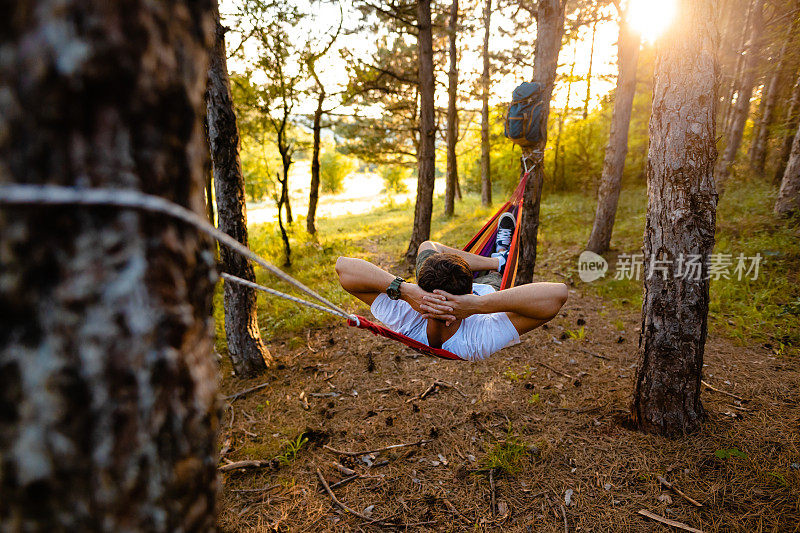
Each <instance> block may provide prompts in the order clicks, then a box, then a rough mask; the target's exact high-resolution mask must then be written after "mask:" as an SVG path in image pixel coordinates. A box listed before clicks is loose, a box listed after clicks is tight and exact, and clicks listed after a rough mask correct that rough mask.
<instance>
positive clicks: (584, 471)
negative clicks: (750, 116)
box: [218, 201, 800, 532]
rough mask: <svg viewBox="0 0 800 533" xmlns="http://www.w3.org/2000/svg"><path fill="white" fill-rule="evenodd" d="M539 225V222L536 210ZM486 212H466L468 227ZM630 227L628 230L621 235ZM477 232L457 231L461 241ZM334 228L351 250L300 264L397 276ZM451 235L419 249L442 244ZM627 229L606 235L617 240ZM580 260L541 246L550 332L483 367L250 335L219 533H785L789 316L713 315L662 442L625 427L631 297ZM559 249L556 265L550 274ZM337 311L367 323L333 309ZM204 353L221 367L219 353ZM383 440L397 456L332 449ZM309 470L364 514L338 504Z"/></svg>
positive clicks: (632, 337) (353, 235)
mask: <svg viewBox="0 0 800 533" xmlns="http://www.w3.org/2000/svg"><path fill="white" fill-rule="evenodd" d="M624 204H625V202H624V201H623V204H622V205H623V206H624ZM632 209H634V210H637V209H638V210H641V205H639V207H635V208H632ZM623 213H624V207H623ZM543 214H544V217H545V220H547V210H546V209H545V208H544V207H543ZM390 215H391V213H389V214H387V213H386V212H383V213H382V214H380V215H376V217H377V216H380V220H383V221H385V220H386V219H387V217H388V218H391V216H390ZM484 215H485V213H483V212H480V210H479V209H476V213H475V217H476V219H477V218H480V217H482V216H484ZM638 216H639V215H637V214H635V213H634V214H632V215H631V216H630V217H629V218H630V219H631V220H633V222H632V223H631V224H632V226H634V228H633V229H632V230H631V235H632V236H633V235H635V233H636V231H637V229H636V228H635V226H636V225H637V224H639V223H640V222H641V219H637V218H636V217H638ZM748 216H749V215H748ZM764 216H766V215H764ZM376 220H377V219H376ZM551 221H552V220H551ZM473 222H474V221H472V220H471V219H469V224H466V223H465V224H464V225H465V226H467V227H468V228H469V229H472V230H474V229H476V228H474V227H473V226H474V224H473ZM372 223H373V221H371V220H370V219H364V217H361V219H360V222H359V224H361V225H364V224H366V225H368V226H369V225H370V224H372ZM336 224H339V225H341V227H342V228H346V231H345V233H347V235H348V238H347V239H345V241H347V242H344V243H342V242H338V243H337V242H324V239H323V242H322V243H315V244H314V245H313V246H312V245H308V246H310V248H308V249H309V250H310V251H311V252H313V250H316V249H319V251H320V253H322V255H323V256H328V255H330V256H332V257H335V255H336V254H337V253H343V252H352V251H356V252H358V251H360V252H361V253H362V254H363V255H364V256H366V257H369V258H370V259H372V260H373V261H376V262H378V263H380V264H381V265H382V266H384V267H386V268H389V269H390V270H393V271H395V272H399V271H400V270H399V268H398V266H397V264H396V263H395V262H394V259H395V258H397V257H399V256H400V254H399V253H398V252H399V251H401V245H402V242H401V241H402V239H399V240H398V241H397V242H394V241H392V240H391V238H389V242H386V241H384V242H381V241H380V240H379V239H375V238H372V237H365V236H364V235H358V234H357V232H353V231H352V229H353V228H352V227H351V226H347V225H346V223H343V222H341V221H339V222H337V223H336ZM721 224H722V228H723V229H722V231H721V238H722V239H723V240H724V239H726V238H729V237H728V236H726V234H725V231H727V230H725V226H724V225H725V224H730V226H731V227H736V228H737V229H736V231H737V232H738V231H741V227H739V226H737V225H736V224H735V221H731V220H728V221H726V220H725V219H724V218H723V220H722V221H721ZM359 227H360V226H359ZM403 227H404V226H403V220H402V219H399V220H398V221H397V225H396V228H394V227H393V228H394V229H392V230H391V231H390V230H388V229H387V228H386V227H384V226H381V228H380V230H376V228H375V227H374V225H373V227H372V230H373V231H375V232H376V233H377V234H378V235H384V238H387V237H386V235H392V234H393V233H392V232H393V231H395V230H397V231H398V232H401V229H402V228H403ZM405 227H407V226H405ZM478 227H479V226H478ZM545 228H546V226H545ZM368 229H369V228H368ZM339 231H340V232H341V231H342V229H339ZM448 231H449V230H448V228H447V227H444V228H443V229H441V230H439V231H438V233H437V232H434V233H435V234H434V236H435V237H436V238H440V239H441V240H445V241H446V237H447V236H448ZM627 231H628V230H626V229H625V227H624V226H623V227H622V228H621V229H620V235H621V237H620V239H621V240H624V239H625V238H626V232H627ZM792 231H793V232H794V233H792ZM792 231H790V232H789V233H788V237H787V238H789V241H788V242H791V237H792V235H794V236H795V237H796V231H795V230H792ZM332 232H334V233H335V231H332ZM545 235H546V233H545ZM615 235H616V233H615ZM638 235H639V239H641V229H640V228H639V229H638ZM631 238H635V237H631ZM770 238H771V239H772V241H771V242H776V241H775V239H776V237H775V236H774V235H773V236H772V237H770ZM781 239H783V237H781ZM779 240H780V239H779ZM256 241H257V242H258V239H256ZM446 242H447V241H446ZM780 242H786V241H785V239H784V240H780ZM794 242H795V243H796V242H797V241H796V240H795V241H794ZM304 246H306V245H305V244H301V245H300V247H299V248H300V251H297V252H296V254H297V255H298V256H299V257H298V262H296V266H295V268H298V269H300V268H301V267H299V266H297V265H298V263H299V264H300V265H302V261H303V259H302V257H303V255H304V252H303V251H302V250H303V249H304ZM795 246H796V244H795ZM263 248H268V247H267V246H264V247H263ZM778 248H779V249H780V252H779V253H781V254H783V255H784V256H789V258H790V261H789V262H790V263H791V264H790V265H788V266H787V265H783V268H787V269H789V268H790V267H791V265H796V255H797V253H798V251H797V250H789V251H786V250H784V249H783V248H781V247H780V246H778ZM623 249H624V248H623ZM579 250H580V244H579V243H578V242H577V241H576V242H575V243H572V244H569V243H565V242H564V241H563V239H562V240H558V239H555V238H550V239H549V240H548V238H547V237H545V238H544V239H543V243H542V247H541V255H540V257H542V259H541V260H540V262H541V267H537V272H538V275H537V279H540V280H555V279H561V278H567V281H568V282H569V284H570V299H569V301H568V302H567V304H566V306H565V307H564V309H563V311H562V313H561V314H560V315H559V316H558V317H557V318H556V319H554V320H553V321H552V322H550V323H549V324H548V325H546V327H543V328H540V329H538V330H536V331H533V332H531V333H529V334H527V335H525V336H524V337H523V338H522V342H521V344H519V345H517V346H513V347H510V348H507V349H504V350H502V351H500V352H498V353H497V354H494V355H493V356H491V357H490V358H488V359H487V360H485V361H480V362H474V363H468V362H450V361H444V360H437V359H432V358H428V357H425V356H419V355H417V354H416V353H414V352H412V351H410V350H409V349H407V348H405V347H404V346H402V345H400V344H398V343H394V342H391V341H388V340H386V339H383V338H380V337H375V336H373V335H371V334H370V333H368V332H365V331H363V330H357V329H355V328H350V327H347V326H345V325H343V324H340V323H333V322H325V321H321V322H313V321H312V322H308V321H306V322H298V319H297V318H296V316H292V317H284V318H280V320H276V321H272V322H270V323H265V324H263V326H264V329H265V330H269V331H270V335H271V336H270V337H269V345H270V349H271V351H272V354H273V356H274V357H275V364H274V365H273V366H272V368H270V369H269V370H268V371H267V372H266V373H265V374H264V375H262V376H260V377H258V378H254V379H251V380H240V379H237V378H234V377H232V376H231V372H230V365H229V364H228V363H227V361H226V360H223V363H222V369H221V370H222V376H223V378H222V382H221V389H222V394H223V395H226V396H230V395H233V394H235V393H237V392H240V391H245V390H247V389H249V388H251V387H255V386H258V385H261V384H266V386H265V387H263V388H261V389H259V390H255V391H253V392H251V393H248V394H245V395H243V396H241V397H238V398H235V399H234V398H230V397H229V398H228V399H227V400H226V402H225V411H224V416H223V418H222V421H221V426H222V427H221V436H220V447H221V455H222V458H221V461H220V465H221V466H222V467H223V468H224V466H225V465H227V464H229V463H230V462H236V461H242V460H265V462H264V463H262V464H261V465H260V466H259V467H257V468H249V469H242V470H233V471H230V472H225V473H223V474H222V480H223V486H222V488H221V491H220V506H219V511H220V517H219V525H220V528H221V529H222V530H223V531H272V530H280V531H329V530H331V531H332V530H338V531H350V530H365V531H368V530H378V529H387V528H388V529H391V528H392V527H394V528H395V529H398V528H399V529H408V530H413V531H463V530H503V531H505V530H508V531H524V532H527V531H559V532H560V531H660V530H663V531H668V530H669V531H673V530H674V529H673V528H672V527H668V526H664V525H660V524H659V523H657V522H656V521H654V520H653V519H652V518H648V517H645V516H643V515H641V514H639V511H640V510H645V511H648V512H650V513H653V514H655V515H658V516H660V517H662V518H664V519H668V520H676V521H678V522H681V523H684V524H686V525H688V526H691V527H693V528H696V529H697V530H701V531H706V532H714V531H798V530H800V404H799V403H798V401H799V400H800V395H799V394H798V390H799V389H798V387H799V386H800V361H799V360H798V357H797V352H796V340H795V337H792V336H788V337H787V336H786V335H787V332H788V335H791V332H792V331H793V330H794V329H796V317H795V315H788V317H787V318H780V316H782V315H778V313H776V312H767V311H765V310H761V311H759V312H762V313H766V314H765V315H764V316H763V317H761V318H760V319H759V320H760V322H759V323H758V324H755V323H754V322H755V320H753V318H752V317H750V316H744V317H743V318H744V319H745V323H744V324H741V323H740V322H739V320H738V319H736V318H732V317H729V316H727V315H725V314H724V313H723V312H722V310H721V308H720V307H719V306H717V308H716V310H714V306H713V304H712V320H711V322H712V328H711V331H710V334H709V338H708V342H707V345H706V354H705V365H704V372H703V378H704V380H705V382H706V383H707V384H708V385H710V386H711V387H713V389H711V388H709V387H707V386H704V387H703V393H702V401H703V405H704V407H705V411H706V415H707V416H706V420H705V422H704V423H703V426H702V429H701V430H700V431H699V432H697V433H694V434H691V435H686V436H682V437H679V438H673V439H665V438H661V437H656V436H652V435H645V434H642V433H640V432H638V431H635V430H634V429H633V428H631V426H630V423H629V414H628V413H629V411H628V406H629V402H630V395H631V391H632V390H633V385H634V376H635V370H636V369H635V367H636V363H637V360H636V357H637V356H636V347H637V342H638V336H639V333H638V331H639V325H640V320H641V312H640V307H637V306H640V305H641V300H638V301H637V300H636V288H635V287H634V288H633V289H627V288H626V289H621V288H619V287H615V286H614V284H613V283H611V284H606V285H601V286H600V287H599V288H598V287H596V286H591V285H588V284H583V283H581V282H580V281H578V280H576V279H575V276H574V275H572V274H571V273H570V272H569V271H568V269H569V268H570V267H569V266H568V263H569V264H574V257H577V253H579ZM311 252H309V253H308V254H306V255H309V256H313V253H311ZM561 253H563V254H564V257H565V259H564V261H556V260H554V259H553V258H556V257H558V254H561ZM793 254H794V255H793ZM315 261H317V262H319V261H320V259H319V258H317V259H315ZM325 261H328V258H326V259H325ZM574 270H575V269H574V267H572V271H573V272H574ZM294 274H295V275H298V274H299V272H297V271H295V272H294ZM307 274H308V277H309V278H311V279H313V278H314V276H315V273H314V272H311V271H308V272H307ZM320 275H322V274H320ZM328 275H329V276H330V275H332V269H330V272H329V273H328ZM795 276H796V274H795ZM300 279H304V278H303V277H300ZM793 280H794V282H795V283H796V277H794V278H790V279H789V280H788V282H789V283H792V282H793ZM713 287H714V285H713V284H712V291H713ZM756 289H758V291H762V290H763V288H759V287H756ZM331 290H332V291H333V289H331ZM639 290H640V285H639ZM753 290H754V291H755V289H753ZM793 290H794V291H795V292H791V293H789V294H784V295H783V298H784V300H785V301H789V302H790V303H791V300H790V299H791V297H796V284H795V285H794V289H793ZM620 291H622V292H620ZM779 292H780V291H779ZM784 292H786V290H785V289H784ZM331 294H333V292H332V293H331ZM609 294H611V295H612V296H613V297H610V296H609ZM770 294H772V296H770V298H774V297H776V296H775V294H776V293H774V292H773V293H770ZM753 298H756V297H755V296H754V297H753ZM338 301H339V302H341V303H345V304H346V305H347V306H348V307H349V308H350V309H352V310H354V311H357V312H359V313H361V314H366V315H368V310H367V308H366V306H360V307H359V306H358V305H356V304H355V303H353V301H352V299H349V298H347V297H346V296H343V297H341V299H339V300H338ZM269 305H271V304H269ZM743 305H749V304H747V303H745V304H743ZM760 307H761V306H760ZM760 307H759V309H760ZM763 307H765V308H766V307H767V306H766V305H764V306H763ZM784 307H785V305H784ZM773 311H774V310H773ZM272 312H273V313H274V312H275V311H274V309H273V310H272ZM770 313H771V314H770ZM303 316H305V315H303ZM771 318H777V322H774V323H773V322H771V321H770V320H771ZM751 322H753V323H751ZM795 334H796V332H795ZM218 348H219V349H220V351H221V353H224V343H222V345H220V344H219V343H218ZM432 386H433V388H432ZM714 389H716V390H714ZM426 392H427V394H426ZM415 443H421V444H415ZM397 444H411V445H409V446H405V447H399V448H394V449H391V450H388V451H384V452H379V453H355V454H352V455H350V454H342V453H339V452H341V451H345V452H369V451H370V450H375V449H379V448H382V447H386V446H392V445H397ZM318 470H319V472H320V473H321V475H322V477H323V479H324V480H325V481H326V483H327V484H328V485H329V486H330V487H331V489H332V492H333V493H334V494H335V497H336V499H337V500H338V501H339V502H341V504H344V505H346V506H348V507H349V508H351V509H352V510H354V511H356V512H358V513H360V514H361V515H362V516H361V517H357V516H354V515H353V514H350V513H347V512H344V511H342V510H341V509H340V508H339V507H338V505H337V504H336V503H335V502H334V499H333V498H332V497H331V496H330V495H329V494H328V493H327V492H326V491H325V489H324V488H323V485H322V483H321V482H320V479H319V477H318V474H317V471H318ZM351 470H352V471H354V474H350V473H349V472H350V471H351ZM660 478H661V479H663V480H665V481H668V482H670V483H672V484H673V487H674V488H676V489H677V490H671V489H670V488H667V487H666V486H664V484H663V483H662V481H660ZM346 479H348V480H349V481H345V482H343V483H341V484H340V485H336V486H334V484H336V483H338V482H341V481H343V480H346ZM693 500H694V501H693ZM392 525H393V526H392Z"/></svg>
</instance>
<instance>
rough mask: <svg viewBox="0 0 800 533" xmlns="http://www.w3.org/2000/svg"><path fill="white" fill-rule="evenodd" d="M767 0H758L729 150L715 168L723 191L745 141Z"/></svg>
mask: <svg viewBox="0 0 800 533" xmlns="http://www.w3.org/2000/svg"><path fill="white" fill-rule="evenodd" d="M763 7H764V0H756V2H755V5H754V6H753V29H752V32H751V34H750V45H749V46H748V49H747V56H746V57H745V59H744V64H743V68H742V75H741V83H740V85H739V91H738V96H737V98H736V105H735V106H734V109H733V111H732V113H731V123H730V128H729V129H728V132H727V139H726V145H725V151H724V152H723V153H722V157H720V159H719V161H718V163H717V167H716V170H715V172H714V175H715V178H716V183H717V190H718V192H719V193H720V194H722V192H723V191H724V189H725V184H726V182H727V181H728V179H729V178H730V175H731V166H732V165H733V163H734V161H735V160H736V154H737V153H738V152H739V146H740V145H741V144H742V135H743V133H744V125H745V122H747V117H748V115H749V114H750V99H751V98H752V96H753V85H754V84H755V80H756V74H757V70H758V69H757V68H756V67H757V64H758V58H759V54H758V51H759V48H760V46H759V42H760V39H761V30H762V14H763Z"/></svg>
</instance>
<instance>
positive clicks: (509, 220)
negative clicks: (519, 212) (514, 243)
mask: <svg viewBox="0 0 800 533" xmlns="http://www.w3.org/2000/svg"><path fill="white" fill-rule="evenodd" d="M516 226H517V220H516V218H514V215H512V214H511V213H509V212H505V213H503V214H502V215H500V220H498V222H497V237H495V240H494V251H495V252H503V251H507V250H508V249H509V248H511V239H512V238H513V237H514V228H516Z"/></svg>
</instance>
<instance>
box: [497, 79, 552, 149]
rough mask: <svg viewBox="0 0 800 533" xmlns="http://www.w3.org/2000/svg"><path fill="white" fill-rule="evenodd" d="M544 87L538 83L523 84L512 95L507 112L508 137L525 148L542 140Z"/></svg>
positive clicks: (527, 82) (506, 129) (506, 132)
mask: <svg viewBox="0 0 800 533" xmlns="http://www.w3.org/2000/svg"><path fill="white" fill-rule="evenodd" d="M543 107H544V106H543V105H542V86H541V85H540V84H538V83H536V82H529V81H525V82H522V84H520V85H519V86H518V87H517V88H516V89H514V92H513V93H512V94H511V103H510V104H509V105H508V111H507V112H506V125H505V126H506V128H505V134H506V137H508V138H509V139H511V142H513V143H515V144H518V145H520V146H524V147H530V146H534V145H535V144H536V143H538V142H539V141H541V140H542V138H543V136H544V132H543V131H542V126H543V124H542V112H543V109H542V108H543Z"/></svg>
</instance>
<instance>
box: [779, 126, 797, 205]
mask: <svg viewBox="0 0 800 533" xmlns="http://www.w3.org/2000/svg"><path fill="white" fill-rule="evenodd" d="M798 212H800V128H798V129H797V133H795V135H794V141H793V142H792V151H791V154H790V155H789V162H788V163H787V165H786V170H785V171H784V172H783V179H782V180H781V188H780V191H779V192H778V199H777V200H776V201H775V213H776V214H778V215H787V216H788V215H792V214H795V213H798Z"/></svg>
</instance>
